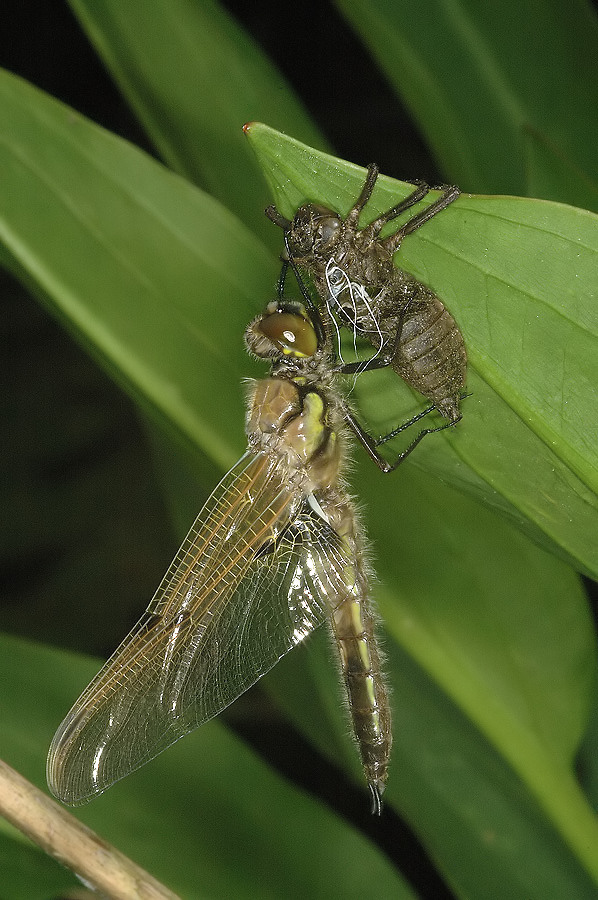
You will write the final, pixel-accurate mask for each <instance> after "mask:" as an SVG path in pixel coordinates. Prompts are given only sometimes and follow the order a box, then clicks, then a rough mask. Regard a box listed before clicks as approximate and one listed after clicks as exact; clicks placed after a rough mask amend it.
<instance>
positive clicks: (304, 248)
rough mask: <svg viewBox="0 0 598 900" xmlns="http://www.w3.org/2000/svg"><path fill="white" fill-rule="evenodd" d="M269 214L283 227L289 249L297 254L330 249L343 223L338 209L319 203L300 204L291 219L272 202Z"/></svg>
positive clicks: (316, 253)
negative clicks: (283, 214) (336, 211)
mask: <svg viewBox="0 0 598 900" xmlns="http://www.w3.org/2000/svg"><path fill="white" fill-rule="evenodd" d="M266 215H267V216H268V218H269V219H271V220H272V221H273V222H274V223H275V224H276V225H278V226H279V227H280V228H282V229H283V231H284V232H285V234H286V235H287V246H288V249H289V251H290V253H291V254H292V255H293V256H295V257H297V258H301V257H302V256H305V255H309V254H315V255H319V254H329V253H331V252H332V251H333V250H334V247H335V245H336V242H337V240H338V237H339V235H340V233H341V228H342V225H343V220H342V219H341V217H340V216H339V215H338V214H337V213H335V212H334V211H333V210H331V209H328V207H327V206H320V205H318V204H316V203H306V204H305V206H301V207H299V209H298V210H297V212H296V213H295V217H294V219H293V220H292V221H291V220H289V219H285V217H284V216H281V215H280V213H279V212H278V210H277V209H276V207H275V206H269V207H268V209H267V210H266Z"/></svg>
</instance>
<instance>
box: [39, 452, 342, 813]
mask: <svg viewBox="0 0 598 900" xmlns="http://www.w3.org/2000/svg"><path fill="white" fill-rule="evenodd" d="M282 481H283V479H282V476H281V474H280V472H279V470H278V468H277V467H276V465H275V464H273V463H272V461H271V459H269V458H268V457H266V456H265V455H264V454H251V453H247V454H245V456H244V457H242V458H241V460H239V462H238V463H237V465H236V466H235V467H234V468H233V469H231V471H230V472H229V473H228V475H226V476H225V477H224V479H223V480H222V481H221V482H220V484H219V485H218V487H217V488H216V489H215V491H214V492H213V493H212V495H211V497H210V498H209V499H208V501H207V503H206V504H205V506H204V507H203V509H202V511H201V512H200V514H199V516H198V518H197V520H196V522H195V524H194V525H193V527H192V529H191V531H190V532H189V534H188V535H187V537H186V539H185V541H184V542H183V544H182V546H181V548H180V550H179V552H178V553H177V555H176V557H175V559H174V560H173V562H172V564H171V566H170V568H169V570H168V572H167V573H166V575H165V576H164V579H163V581H162V583H161V584H160V587H159V588H158V590H157V592H156V595H155V596H154V598H153V600H152V601H151V603H150V605H149V606H148V608H147V611H146V612H145V614H144V615H143V616H142V618H141V619H140V620H139V622H138V623H137V625H136V626H135V627H134V628H133V630H132V631H131V633H130V634H129V635H128V637H127V638H126V639H125V640H124V641H123V643H122V644H121V645H120V647H119V648H118V649H117V650H116V652H115V653H114V654H113V656H112V657H111V658H110V659H109V660H108V662H107V663H106V665H105V666H104V667H103V668H102V670H101V671H100V672H99V673H98V675H97V676H96V677H95V678H94V680H93V681H92V682H91V684H90V685H89V687H88V688H87V689H86V690H85V691H84V692H83V694H82V695H81V697H80V698H79V700H78V701H77V702H76V703H75V705H74V706H73V708H72V709H71V711H70V712H69V714H68V715H67V717H66V718H65V720H64V722H63V723H62V724H61V726H60V728H59V729H58V731H57V732H56V735H55V737H54V740H53V741H52V745H51V747H50V752H49V754H48V765H47V775H48V784H49V786H50V788H51V790H52V792H53V793H54V794H55V796H57V797H58V798H59V799H60V800H62V801H63V802H64V803H69V804H74V805H76V804H78V803H82V802H85V801H86V800H87V799H89V798H90V797H92V796H93V795H95V794H99V793H101V792H102V791H104V790H105V789H106V788H107V787H109V786H110V785H111V784H113V783H114V782H115V781H118V780H119V779H120V778H123V777H124V776H125V775H128V774H129V773H130V772H132V771H134V770H135V769H137V768H138V767H139V766H141V765H143V764H144V763H146V762H148V761H149V760H150V759H152V758H153V757H154V756H156V755H157V754H158V753H160V752H161V751H162V750H164V749H165V748H166V747H168V746H170V744H172V743H174V742H175V741H176V740H178V738H180V737H182V736H183V735H184V734H187V733H188V732H189V731H192V730H193V729H194V728H196V727H197V726H198V725H201V723H202V722H205V721H207V720H208V719H210V718H212V717H213V716H215V715H217V714H218V713H219V712H221V711H222V710H223V709H224V708H225V707H226V706H227V705H228V704H229V703H231V702H232V701H233V700H234V699H235V698H236V697H238V696H239V695H240V694H241V693H243V691H245V690H246V689H247V688H248V687H250V686H251V685H252V684H253V683H254V682H255V681H257V679H258V678H260V677H261V676H262V675H263V674H264V673H265V672H267V671H268V670H269V669H270V668H271V667H272V666H273V665H274V664H275V663H276V662H277V661H278V660H279V659H280V657H281V656H283V655H284V654H285V653H287V651H288V650H290V649H291V648H292V647H293V646H295V645H296V644H297V643H298V642H299V641H301V640H302V639H303V638H304V637H305V636H306V635H307V634H309V633H310V632H311V631H312V630H313V629H314V628H315V627H316V626H317V625H319V624H320V622H321V621H322V620H323V619H324V618H326V617H327V616H328V615H329V614H330V611H331V609H332V608H334V607H335V606H336V605H337V603H338V602H339V601H338V599H337V598H339V597H340V595H342V593H343V591H346V590H347V585H346V578H347V572H348V571H350V569H351V567H350V565H349V561H348V560H347V558H346V551H345V550H344V549H343V545H342V542H341V541H340V539H339V537H338V535H336V533H335V532H334V531H333V530H332V529H331V528H330V526H328V525H327V524H326V523H325V522H324V521H323V519H322V518H321V517H320V516H318V515H317V514H316V513H314V511H313V510H312V508H311V506H310V505H309V503H308V502H307V500H306V498H305V497H303V496H302V495H301V494H300V493H297V492H295V491H293V490H292V489H291V488H290V487H289V486H288V484H287V485H283V483H282Z"/></svg>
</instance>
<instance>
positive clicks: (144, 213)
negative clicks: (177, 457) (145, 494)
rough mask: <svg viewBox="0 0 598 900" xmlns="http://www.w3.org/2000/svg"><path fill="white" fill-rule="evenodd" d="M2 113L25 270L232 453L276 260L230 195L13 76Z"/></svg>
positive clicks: (17, 251)
mask: <svg viewBox="0 0 598 900" xmlns="http://www.w3.org/2000/svg"><path fill="white" fill-rule="evenodd" d="M0 110H1V113H2V117H3V121H4V123H5V130H4V134H3V137H2V138H1V139H0V165H1V166H2V170H3V172H4V178H5V185H6V190H5V191H3V192H2V196H1V198H0V239H1V240H2V242H3V243H4V244H5V247H6V252H7V253H8V254H10V256H9V257H8V258H12V259H14V260H15V261H16V265H15V267H14V268H15V272H16V274H17V276H22V272H23V271H26V272H27V278H26V281H27V283H28V284H29V285H33V286H34V289H35V291H36V293H37V294H38V296H40V297H41V298H43V299H44V300H45V302H47V303H48V304H50V306H51V308H52V309H53V310H54V311H55V312H56V313H57V314H58V315H59V316H60V317H61V318H62V319H63V320H64V321H65V322H66V323H67V325H68V327H69V328H70V329H71V330H73V331H75V332H76V334H77V335H78V336H79V338H80V339H81V340H82V341H83V342H84V343H85V344H86V346H88V347H89V348H91V349H92V352H93V353H94V355H95V356H96V357H97V358H99V359H100V360H101V362H102V364H103V365H104V367H106V368H107V369H108V370H109V371H110V372H111V373H112V374H113V376H114V377H116V378H117V380H118V381H119V383H120V384H121V385H123V386H125V387H126V389H127V390H128V391H129V392H130V393H131V394H132V395H133V396H134V397H135V398H136V399H137V400H138V401H140V402H141V403H142V404H143V407H144V408H145V409H146V410H147V411H148V412H149V413H150V414H151V415H152V416H153V417H155V418H156V417H157V418H158V419H159V420H160V421H161V422H162V425H165V424H166V423H168V427H170V428H173V427H174V429H175V430H176V431H177V432H178V434H179V435H180V436H182V437H184V438H185V439H187V440H192V441H194V442H199V441H201V443H202V445H203V447H204V449H205V450H206V452H207V453H209V454H210V455H212V457H213V458H214V459H218V460H219V461H220V463H221V464H222V462H224V463H226V464H229V465H230V464H232V462H233V461H234V459H235V458H236V457H237V456H238V454H239V450H240V448H241V447H242V429H241V428H240V426H239V422H240V421H241V420H242V413H241V410H242V390H241V387H240V385H239V379H238V372H239V370H240V367H241V365H242V363H244V360H245V356H244V353H243V347H242V334H243V330H244V328H245V325H246V323H247V321H248V320H249V318H250V317H251V315H252V313H253V312H254V311H255V310H258V309H260V308H261V307H262V305H263V303H264V300H265V299H266V298H267V297H268V295H269V293H270V291H272V289H273V285H274V283H275V280H276V272H277V268H278V264H277V262H276V260H275V259H274V257H273V256H271V255H270V254H269V253H268V252H267V251H266V249H265V248H264V247H263V245H262V244H261V243H260V242H259V241H258V240H257V239H256V238H255V237H254V236H253V235H252V234H251V232H249V231H248V229H247V228H246V227H245V226H244V225H242V224H241V223H240V222H239V221H238V220H237V219H236V218H235V217H234V216H233V215H232V214H231V213H230V212H228V210H226V209H225V208H224V207H222V206H221V205H220V204H219V203H217V201H215V200H213V199H212V198H211V197H209V196H207V195H206V194H204V193H202V192H201V191H199V190H198V189H196V188H194V187H193V186H192V185H190V184H189V183H188V182H186V181H184V180H182V179H181V178H179V177H178V176H176V175H174V174H172V173H171V172H169V171H168V170H167V169H165V168H164V167H163V166H161V165H160V164H159V163H156V162H155V161H153V160H152V159H150V158H149V157H148V156H147V155H146V154H144V153H142V152H141V151H139V150H137V149H136V148H134V147H132V146H131V145H130V144H128V143H127V142H126V141H123V140H120V139H118V138H116V137H114V136H113V135H111V134H109V133H108V132H106V131H104V130H103V129H101V128H99V127H98V126H95V125H93V124H92V123H90V122H89V121H87V120H85V119H84V118H83V117H82V116H79V115H78V114H77V113H75V112H74V111H73V110H71V109H68V108H67V107H65V106H63V105H62V104H60V103H58V102H57V101H55V100H52V99H51V98H49V97H48V96H47V95H45V94H43V93H42V92H41V91H38V90H36V89H35V88H33V87H31V86H30V85H27V84H26V83H25V82H23V81H21V80H20V79H18V78H16V77H14V76H12V75H10V74H8V73H0ZM215 338H216V339H215ZM198 360H201V361H203V363H205V365H206V367H207V368H208V369H209V370H210V371H211V372H212V373H213V375H212V379H211V380H210V379H208V380H207V381H206V379H205V377H204V376H203V375H202V376H201V377H200V376H199V371H198ZM215 373H218V376H217V377H218V390H215V389H214V387H215V385H214V379H215V377H216V375H215ZM222 396H226V397H227V398H228V397H230V398H231V401H230V410H232V411H234V417H233V416H229V415H226V414H224V409H223V405H222V400H221V397H222ZM233 398H234V399H233ZM218 420H220V424H221V425H222V428H218V433H216V431H215V430H214V428H213V424H210V421H211V422H212V423H213V422H215V421H218Z"/></svg>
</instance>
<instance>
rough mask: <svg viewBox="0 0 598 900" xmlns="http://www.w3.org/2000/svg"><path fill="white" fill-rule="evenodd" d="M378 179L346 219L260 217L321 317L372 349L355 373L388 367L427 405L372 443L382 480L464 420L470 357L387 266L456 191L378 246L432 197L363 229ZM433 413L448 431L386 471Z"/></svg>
mask: <svg viewBox="0 0 598 900" xmlns="http://www.w3.org/2000/svg"><path fill="white" fill-rule="evenodd" d="M378 174H379V169H378V166H376V165H375V164H372V165H370V166H368V170H367V176H366V180H365V183H364V186H363V188H362V190H361V192H360V194H359V196H358V198H357V200H356V201H355V203H354V205H353V206H352V207H351V209H350V210H349V213H348V214H347V216H346V217H345V218H344V219H343V218H342V216H340V215H339V214H338V213H336V212H334V211H333V210H331V209H329V208H328V207H325V206H321V205H319V204H316V203H307V204H305V205H303V206H301V207H300V208H299V209H298V210H297V212H296V213H295V216H294V217H293V219H292V220H291V219H287V218H285V217H284V216H283V215H281V213H279V211H278V210H277V209H276V207H275V206H269V207H268V208H267V209H266V215H267V216H268V218H270V219H271V220H272V221H273V222H274V223H275V224H276V225H278V226H279V227H280V228H282V229H283V231H284V235H285V247H286V257H287V262H286V264H290V265H291V266H292V267H293V268H295V267H296V266H299V267H300V268H302V269H303V270H305V271H306V272H307V273H308V274H309V275H310V276H311V277H312V278H313V280H314V283H315V287H316V290H317V292H318V295H319V296H320V298H321V299H322V301H323V306H324V307H325V309H326V311H327V312H328V313H329V314H330V315H332V316H335V317H336V320H337V321H338V322H339V323H340V324H341V325H342V326H345V327H347V328H350V329H351V330H352V332H353V334H354V335H355V336H359V337H362V338H364V339H365V340H366V341H368V342H369V343H370V344H371V345H372V346H373V347H374V348H375V353H374V355H373V356H372V357H370V358H369V359H368V360H366V361H361V362H359V361H358V362H357V363H354V364H353V366H354V371H356V372H361V371H365V370H367V369H374V368H383V367H386V366H390V367H391V368H392V369H393V370H394V371H395V372H396V373H397V374H398V375H399V376H400V377H401V378H402V379H403V380H404V381H405V382H406V383H407V384H408V385H409V386H410V387H412V388H414V389H415V390H416V391H418V392H419V393H420V394H422V395H423V396H424V397H426V398H427V399H428V400H429V401H431V404H432V405H431V406H429V407H428V408H427V409H425V410H423V411H422V412H420V413H418V414H417V415H416V416H414V417H413V418H411V419H409V421H408V422H404V423H402V424H401V425H399V426H398V427H397V428H395V429H393V430H392V431H390V432H389V433H388V434H386V435H384V436H383V437H381V438H379V439H377V440H372V441H371V442H370V445H369V447H368V448H367V449H368V452H369V453H370V456H371V457H372V459H373V460H374V462H376V464H377V465H378V466H379V467H380V468H381V469H382V470H383V471H384V472H388V471H392V470H393V469H395V468H396V467H397V466H398V465H399V464H400V463H401V462H402V461H403V460H404V459H405V458H406V457H407V456H408V455H409V454H410V453H411V452H412V451H413V450H414V448H415V447H416V446H417V445H418V444H419V442H420V441H421V440H422V438H423V437H425V435H427V434H432V433H434V432H436V431H442V430H443V429H445V428H447V427H450V426H454V425H456V424H457V423H458V422H459V421H460V420H461V418H462V414H461V408H460V401H461V400H462V399H463V397H464V396H465V394H464V388H465V380H466V369H467V352H466V348H465V341H464V340H463V335H462V334H461V331H460V329H459V327H458V325H457V323H456V322H455V320H454V318H453V317H452V315H451V314H450V313H449V311H448V310H447V309H446V307H445V305H444V304H443V302H442V301H441V300H440V298H439V297H438V296H437V295H436V294H435V293H434V291H432V290H431V289H430V288H429V287H427V286H426V285H424V284H422V283H421V282H420V281H418V280H417V279H416V278H414V277H413V276H412V275H410V274H409V273H408V272H405V271H404V270H403V269H400V268H398V267H397V266H395V265H394V263H393V255H394V254H395V253H396V252H397V250H398V249H399V248H400V246H401V244H402V242H403V240H404V238H405V237H407V235H409V234H412V233H413V232H414V231H416V230H417V229H418V228H421V226H422V225H424V224H425V223H426V222H428V221H429V220H430V219H431V218H433V217H434V216H435V215H437V214H438V213H439V212H441V211H442V210H444V209H446V207H447V206H449V205H450V204H451V203H453V202H454V200H456V199H457V197H458V196H459V194H460V192H459V188H458V187H456V186H455V185H451V186H446V187H443V189H442V194H441V196H440V197H439V198H438V200H436V201H434V202H433V203H431V204H430V205H429V206H427V207H426V208H424V209H423V210H421V211H420V212H418V213H417V214H416V215H414V216H412V217H411V218H410V219H408V220H407V221H406V222H405V223H404V224H403V225H402V226H401V227H400V228H399V229H398V230H397V231H396V232H395V233H394V234H391V235H390V236H389V237H386V238H381V237H380V232H381V231H382V228H383V227H384V226H385V225H386V224H387V223H388V222H391V221H392V220H394V219H396V218H397V217H399V216H400V215H402V214H403V213H404V212H406V211H407V210H409V209H411V207H413V206H415V205H416V204H417V203H419V202H420V201H421V200H422V199H423V198H424V197H425V196H426V195H427V193H428V192H429V190H430V188H429V187H428V185H427V184H425V183H423V182H415V184H416V185H417V186H416V188H415V190H414V191H413V192H412V193H411V194H409V196H408V197H406V198H405V199H403V200H401V201H400V202H399V203H397V204H396V205H395V206H393V207H391V209H389V210H387V211H386V212H385V213H383V214H382V215H380V216H378V217H377V218H376V219H374V221H373V222H371V223H370V224H369V225H367V226H366V227H365V228H362V229H360V228H359V219H360V215H361V212H362V211H363V209H364V207H365V206H366V205H367V203H368V201H369V200H370V198H371V196H372V192H373V190H374V186H375V184H376V180H377V178H378ZM346 371H349V369H348V368H347V369H346ZM433 410H437V411H438V412H439V413H440V415H441V416H443V417H444V418H445V419H446V420H447V421H446V422H445V423H444V424H442V425H440V426H438V427H436V428H426V429H423V430H422V431H420V432H419V434H418V435H417V437H416V438H415V439H414V440H413V441H412V443H411V444H410V445H409V446H408V447H407V448H406V449H405V450H404V451H403V452H402V453H400V454H398V456H397V457H396V459H395V460H394V461H393V462H392V463H390V462H389V461H387V460H386V459H384V458H383V457H382V456H381V455H380V453H379V452H378V451H377V448H378V447H379V446H381V445H382V444H384V443H386V442H388V441H390V440H391V439H392V438H394V437H396V436H397V435H398V434H399V433H400V432H402V431H403V430H405V429H406V428H408V427H409V426H411V425H413V424H414V423H415V422H418V421H419V420H420V419H422V418H424V416H426V415H427V414H428V413H430V412H432V411H433Z"/></svg>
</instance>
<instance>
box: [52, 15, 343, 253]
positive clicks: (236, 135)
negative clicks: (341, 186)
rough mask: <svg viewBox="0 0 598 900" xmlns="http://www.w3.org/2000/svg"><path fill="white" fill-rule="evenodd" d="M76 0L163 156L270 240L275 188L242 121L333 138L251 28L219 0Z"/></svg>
mask: <svg viewBox="0 0 598 900" xmlns="http://www.w3.org/2000/svg"><path fill="white" fill-rule="evenodd" d="M70 5H71V7H72V8H73V11H74V12H75V13H76V15H77V16H78V18H79V21H80V22H81V24H82V26H83V27H84V28H85V30H86V31H87V34H88V35H89V37H90V39H91V41H92V42H93V44H94V46H95V48H96V49H97V51H98V53H99V54H100V56H101V57H102V59H103V60H104V62H105V63H106V66H107V67H108V69H109V70H110V72H111V73H112V74H113V75H114V78H115V79H116V81H117V82H118V84H119V86H120V88H121V89H122V91H123V94H124V95H125V97H126V98H127V99H128V101H129V103H130V104H131V106H132V108H133V109H134V110H135V112H136V113H137V115H138V116H139V119H140V121H141V122H142V124H143V125H144V127H145V129H146V130H147V132H148V134H149V136H150V138H151V139H152V141H153V142H154V144H155V146H156V147H157V149H158V151H159V152H160V154H161V156H162V158H163V159H164V160H165V161H166V162H167V163H168V165H169V166H171V167H172V168H173V169H174V170H175V171H177V172H179V174H181V175H184V176H185V177H186V178H188V179H189V180H190V181H193V182H195V183H196V184H198V185H200V187H203V188H205V189H206V190H207V191H209V192H210V193H211V194H213V196H214V197H216V198H217V199H218V200H220V201H221V202H222V203H224V204H225V205H226V206H228V208H229V209H231V210H232V211H234V212H235V213H236V214H237V215H239V216H240V217H241V218H242V220H243V221H244V222H245V223H246V224H247V225H248V226H249V227H250V228H251V229H252V230H253V231H254V232H255V233H256V234H257V235H259V236H260V237H264V238H265V239H266V240H268V238H269V237H270V235H271V231H270V230H269V229H268V227H267V222H266V219H265V217H264V213H263V210H264V206H265V205H266V203H267V200H268V197H267V193H266V187H265V185H264V181H263V177H262V175H261V172H260V170H259V168H258V167H257V166H256V165H255V159H254V158H253V156H252V154H251V153H250V152H249V148H248V147H247V143H246V141H244V140H243V134H242V131H241V126H242V125H243V123H244V122H247V121H249V120H251V119H260V120H262V121H264V122H271V123H272V124H273V125H274V126H275V127H276V128H279V129H281V130H282V131H288V132H289V133H292V134H296V135H298V136H299V137H302V138H303V139H304V140H306V141H309V143H314V144H316V145H317V146H319V147H321V148H325V141H324V140H323V138H322V137H321V136H320V135H319V134H318V131H317V129H316V128H315V126H314V125H313V124H312V123H311V120H310V118H309V115H308V114H307V112H306V111H305V109H304V108H303V106H302V104H301V102H300V100H298V99H297V97H296V96H295V95H294V93H293V91H292V89H291V88H290V86H289V85H288V84H287V83H286V81H285V80H284V78H283V77H282V76H281V75H280V73H279V72H278V71H277V70H276V68H275V67H274V66H273V65H272V63H271V62H270V61H269V60H268V59H267V57H265V56H264V55H263V53H262V52H261V50H260V49H259V48H258V46H257V45H256V44H254V42H253V41H252V39H251V38H250V37H249V35H248V34H246V33H244V32H243V30H242V29H241V28H240V27H239V26H238V25H237V24H236V22H235V21H234V19H233V18H231V16H230V15H229V14H228V13H227V12H225V11H224V10H223V9H222V8H221V7H220V6H218V4H217V3H214V2H212V0H202V2H201V3H189V2H188V0H169V2H167V3H165V2H164V0H128V2H127V3H121V2H119V0H100V2H98V0H70ZM270 246H272V248H274V246H275V243H274V241H272V240H271V241H270Z"/></svg>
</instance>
